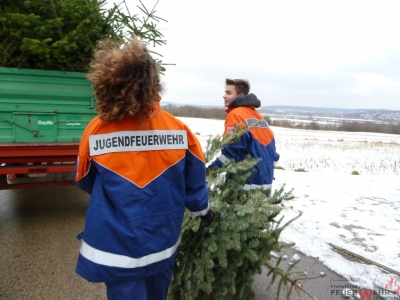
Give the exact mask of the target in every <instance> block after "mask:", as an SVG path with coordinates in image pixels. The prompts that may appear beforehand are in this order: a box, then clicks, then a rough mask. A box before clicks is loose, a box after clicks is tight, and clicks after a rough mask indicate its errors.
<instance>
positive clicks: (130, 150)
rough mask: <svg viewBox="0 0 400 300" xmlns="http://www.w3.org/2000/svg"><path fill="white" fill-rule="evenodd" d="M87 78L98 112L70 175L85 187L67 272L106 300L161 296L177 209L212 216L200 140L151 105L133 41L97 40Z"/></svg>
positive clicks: (153, 93) (155, 92) (178, 222)
mask: <svg viewBox="0 0 400 300" xmlns="http://www.w3.org/2000/svg"><path fill="white" fill-rule="evenodd" d="M87 78H88V80H89V81H90V82H92V85H93V88H94V94H93V95H94V97H95V99H96V101H97V102H96V109H97V112H98V116H97V117H95V118H94V119H93V120H92V121H91V122H90V123H89V124H88V126H87V127H86V129H85V131H84V133H83V135H82V139H81V142H80V145H79V154H78V159H77V162H76V167H75V174H74V181H75V184H76V185H77V186H78V187H79V188H81V189H83V190H84V191H86V192H87V193H89V194H90V202H89V207H88V210H87V214H86V221H85V228H84V231H83V233H82V234H81V235H80V236H79V237H80V238H81V249H80V252H79V257H78V262H77V267H76V272H77V273H78V274H79V275H80V276H82V277H83V278H85V279H86V280H88V281H90V282H104V283H105V284H106V287H107V297H108V299H109V300H125V299H126V300H127V299H135V300H136V299H137V300H146V299H148V300H165V299H166V298H167V293H168V288H169V285H170V283H171V269H172V267H173V264H174V260H175V257H176V254H177V251H178V247H179V242H180V239H179V234H180V229H181V226H182V221H183V216H184V212H185V209H186V208H187V209H189V211H190V212H191V213H192V214H193V215H194V216H196V217H200V218H203V219H204V220H205V222H208V223H209V222H211V221H212V219H213V212H212V210H211V208H210V204H209V200H208V191H207V186H206V181H205V174H206V168H205V162H204V155H203V152H202V149H201V146H200V143H199V141H198V140H197V138H196V136H195V135H194V134H193V133H192V132H191V131H190V129H189V128H188V127H187V126H186V125H185V124H184V123H182V122H181V121H180V120H178V119H176V118H175V117H174V116H172V115H171V114H169V113H167V112H165V111H163V110H162V109H161V108H160V93H161V92H162V87H161V84H160V77H159V69H158V65H157V63H156V62H155V61H154V59H153V58H152V57H151V55H150V54H149V51H148V50H147V48H146V46H145V45H144V44H143V43H142V42H140V41H139V40H138V39H135V38H134V39H132V40H131V41H130V42H129V43H127V44H125V45H123V47H119V46H117V45H115V44H113V43H111V42H107V41H102V42H100V43H99V45H98V48H97V50H96V52H95V53H94V58H93V60H92V62H91V63H90V69H89V72H88V75H87Z"/></svg>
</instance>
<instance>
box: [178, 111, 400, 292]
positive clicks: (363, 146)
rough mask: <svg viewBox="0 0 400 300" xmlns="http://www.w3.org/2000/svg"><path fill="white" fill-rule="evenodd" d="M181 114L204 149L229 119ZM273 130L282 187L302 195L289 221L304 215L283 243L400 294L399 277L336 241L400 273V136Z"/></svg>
mask: <svg viewBox="0 0 400 300" xmlns="http://www.w3.org/2000/svg"><path fill="white" fill-rule="evenodd" d="M179 119H181V120H182V121H183V122H184V123H185V124H187V125H188V126H189V128H190V129H191V130H192V131H193V132H194V133H197V136H198V138H199V140H200V142H201V144H202V145H203V147H204V146H205V144H206V141H207V138H208V136H209V135H216V134H221V133H222V132H223V126H224V121H221V120H209V119H195V118H179ZM272 130H273V131H274V134H275V140H276V146H277V151H278V153H279V154H280V155H281V158H280V161H279V163H278V166H279V167H282V168H283V169H284V170H283V169H282V170H279V169H278V170H276V171H275V178H276V180H275V181H274V189H275V188H276V189H277V188H280V187H281V186H282V185H283V184H285V185H286V187H285V189H286V190H290V189H293V195H294V196H295V199H293V200H292V201H290V202H288V203H287V204H286V207H285V209H284V210H283V212H282V214H283V215H284V217H285V218H284V220H287V221H288V220H290V219H291V218H292V217H294V216H296V215H297V214H298V213H300V212H301V213H302V216H301V217H300V218H299V219H297V220H296V221H294V222H293V223H292V224H291V225H290V226H289V227H288V228H287V229H285V230H284V231H283V233H282V235H281V240H282V241H284V242H294V243H296V246H295V248H296V249H297V250H299V251H301V252H302V253H304V254H306V255H308V256H312V257H318V258H319V260H320V261H322V262H323V263H324V264H325V265H326V266H327V267H328V268H330V269H331V270H332V271H335V272H336V273H338V274H340V275H342V276H344V277H345V278H346V279H348V280H349V282H350V283H352V284H354V285H357V286H359V287H363V288H369V289H382V288H385V287H386V288H388V289H389V290H392V291H396V290H398V291H399V292H400V277H399V276H397V275H395V274H391V273H389V272H387V271H385V270H383V269H381V268H378V267H376V266H375V265H368V264H365V263H360V262H354V261H350V260H348V259H346V258H344V257H343V256H342V255H340V254H338V253H337V252H336V251H334V250H333V249H332V248H331V246H330V245H329V244H328V243H330V244H334V245H336V246H339V247H341V248H344V249H346V250H349V251H351V252H353V253H356V254H358V255H361V256H363V257H366V258H368V259H370V260H373V261H375V262H378V263H379V264H381V265H384V266H386V267H388V268H391V269H394V270H396V271H397V272H400V176H399V175H400V135H389V134H375V133H348V132H327V131H309V130H298V129H286V128H278V127H273V128H272ZM298 169H304V170H305V171H306V172H295V170H298ZM353 171H357V172H358V173H359V174H360V175H352V172H353Z"/></svg>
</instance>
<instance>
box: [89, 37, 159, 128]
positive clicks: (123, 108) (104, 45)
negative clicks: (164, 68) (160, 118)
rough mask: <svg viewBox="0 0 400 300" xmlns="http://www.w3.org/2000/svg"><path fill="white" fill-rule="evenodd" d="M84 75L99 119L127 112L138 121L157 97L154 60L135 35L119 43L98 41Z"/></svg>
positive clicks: (112, 118) (113, 118)
mask: <svg viewBox="0 0 400 300" xmlns="http://www.w3.org/2000/svg"><path fill="white" fill-rule="evenodd" d="M87 79H88V80H89V81H90V82H91V83H92V85H93V89H94V93H93V97H94V98H95V99H96V100H97V101H96V110H97V113H98V115H99V116H100V118H101V119H102V120H103V121H116V120H122V119H124V118H126V117H127V116H130V117H132V118H134V119H136V120H137V121H139V122H142V120H143V119H144V118H151V117H152V114H153V112H154V110H155V108H156V107H157V106H156V105H155V104H156V103H157V102H158V101H160V93H161V91H162V87H161V84H160V72H159V67H158V64H157V63H156V62H155V60H154V59H153V58H152V57H151V56H150V53H149V51H148V50H147V48H146V46H145V45H144V44H143V43H142V42H141V41H139V40H138V39H137V38H133V39H132V40H130V41H129V42H128V43H126V44H124V45H122V46H120V45H119V44H117V43H116V42H113V41H110V40H102V41H99V42H98V43H97V48H96V51H95V53H94V57H93V60H92V61H91V63H90V65H89V72H88V74H87Z"/></svg>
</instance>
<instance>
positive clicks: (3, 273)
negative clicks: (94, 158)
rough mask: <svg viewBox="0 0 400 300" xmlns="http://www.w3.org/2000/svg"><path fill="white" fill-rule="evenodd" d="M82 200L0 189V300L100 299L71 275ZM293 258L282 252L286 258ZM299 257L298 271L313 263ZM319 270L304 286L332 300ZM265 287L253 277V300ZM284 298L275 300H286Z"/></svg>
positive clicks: (79, 195) (54, 190) (66, 191)
mask: <svg viewBox="0 0 400 300" xmlns="http://www.w3.org/2000/svg"><path fill="white" fill-rule="evenodd" d="M88 199H89V197H88V195H87V194H85V193H84V192H82V191H80V190H79V189H78V188H77V187H75V186H68V187H51V188H35V189H21V190H0V300H14V299H18V300H19V299H29V300H34V299H38V300H47V299H48V300H53V299H54V300H59V299H60V300H62V299H68V300H69V299H73V300H75V299H85V300H91V299H93V300H94V299H95V300H105V299H106V292H105V287H104V285H103V284H102V283H97V284H93V283H89V282H87V281H86V280H84V279H82V278H81V277H79V276H78V275H76V274H75V263H76V259H77V255H78V252H79V247H80V242H79V241H78V240H77V239H76V235H77V234H78V233H80V232H81V231H82V230H83V226H84V220H85V213H86V208H87V204H88ZM293 253H294V250H292V249H287V250H286V254H288V255H289V258H290V257H291V256H292V254H293ZM299 255H300V256H301V264H299V268H300V269H301V268H303V269H305V268H306V267H307V266H308V265H309V264H310V263H312V262H313V261H314V259H311V258H308V257H306V256H304V255H302V254H301V253H300V254H299ZM321 271H324V272H326V273H327V274H328V275H327V276H325V277H324V278H321V279H317V280H314V281H310V282H308V283H306V284H305V285H306V287H307V288H308V289H309V290H310V292H311V293H312V294H313V295H315V296H317V297H316V298H317V299H322V300H325V299H334V298H332V297H330V295H329V292H330V290H329V283H330V281H331V280H332V279H334V278H335V279H336V280H343V278H341V277H340V276H337V275H336V274H334V273H332V272H330V271H329V270H328V269H326V268H325V267H324V266H323V265H322V264H321V263H319V264H316V265H315V266H314V268H313V271H311V272H310V271H309V272H308V273H309V274H310V276H312V275H313V274H314V273H315V274H319V272H321ZM313 272H314V273H313ZM315 274H314V275H315ZM267 284H268V279H267V278H266V272H265V270H264V272H263V274H261V275H257V276H256V281H255V284H254V286H253V290H254V292H255V300H261V299H275V297H276V286H277V285H276V284H275V285H274V286H273V287H272V289H271V290H270V291H269V292H266V291H265V289H266V286H267ZM284 295H285V294H284V293H282V295H281V297H280V298H279V299H286V297H285V296H284ZM291 299H310V298H309V297H308V296H305V295H301V296H296V295H293V297H292V298H291ZM335 299H341V297H336V298H335Z"/></svg>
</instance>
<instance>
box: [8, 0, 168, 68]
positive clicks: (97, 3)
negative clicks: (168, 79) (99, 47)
mask: <svg viewBox="0 0 400 300" xmlns="http://www.w3.org/2000/svg"><path fill="white" fill-rule="evenodd" d="M105 5H106V0H25V1H22V0H13V1H10V0H0V66H3V67H10V68H25V69H42V70H61V71H77V72H85V71H86V70H87V66H88V64H89V62H90V60H91V58H92V53H93V50H94V49H95V47H96V42H97V41H98V40H101V39H106V38H108V39H112V40H114V41H117V42H118V41H119V42H123V41H125V40H127V39H129V38H130V37H131V36H138V37H139V38H141V39H142V41H143V42H144V43H147V44H151V45H152V46H155V45H162V44H165V43H166V41H165V40H163V35H162V34H161V33H160V32H159V31H158V29H157V27H156V25H157V22H158V21H160V20H162V21H165V20H163V19H161V18H159V17H157V16H155V10H154V9H155V7H153V9H152V10H148V9H147V8H146V7H145V6H144V5H143V3H142V2H140V6H137V8H138V11H139V12H140V16H139V14H135V15H131V14H130V12H129V10H128V9H127V5H126V2H125V1H123V2H122V3H121V4H119V5H116V4H114V6H113V7H112V8H111V9H106V8H104V7H105ZM156 54H157V53H156ZM163 70H164V69H163Z"/></svg>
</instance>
